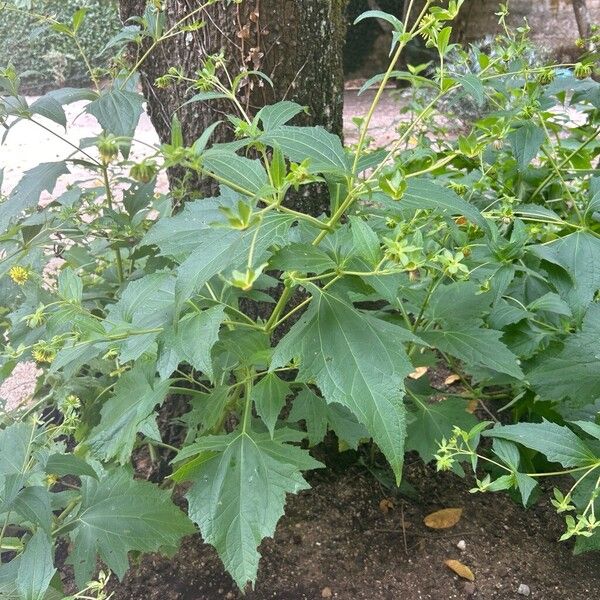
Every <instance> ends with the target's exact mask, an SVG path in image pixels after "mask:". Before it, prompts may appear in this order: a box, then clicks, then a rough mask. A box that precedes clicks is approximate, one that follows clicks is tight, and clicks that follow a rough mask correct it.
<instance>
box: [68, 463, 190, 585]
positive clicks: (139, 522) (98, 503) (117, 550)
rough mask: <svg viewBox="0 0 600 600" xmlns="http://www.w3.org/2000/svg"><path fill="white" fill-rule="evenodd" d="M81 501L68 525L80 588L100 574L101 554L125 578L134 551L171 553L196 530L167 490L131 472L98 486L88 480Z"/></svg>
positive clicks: (120, 473) (105, 479)
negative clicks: (163, 551)
mask: <svg viewBox="0 0 600 600" xmlns="http://www.w3.org/2000/svg"><path fill="white" fill-rule="evenodd" d="M81 496H82V499H81V506H80V509H79V511H78V512H77V514H76V516H75V517H74V519H73V520H72V521H69V523H70V525H71V526H72V527H73V528H74V529H73V531H72V533H71V538H72V540H73V545H72V551H71V556H70V557H69V563H70V564H72V565H73V566H74V568H75V580H76V582H77V585H78V586H79V587H81V588H82V587H84V585H85V584H86V582H87V581H89V580H90V579H91V576H92V574H93V572H94V571H95V569H96V555H98V556H99V557H100V558H101V559H102V561H104V563H105V564H106V565H107V566H108V567H109V568H110V569H111V570H113V571H114V572H115V573H116V574H117V576H118V577H120V578H121V577H123V575H124V574H125V572H126V571H127V569H128V567H129V560H128V556H127V554H128V552H129V551H131V550H137V551H139V552H156V551H161V550H165V551H170V550H173V549H175V548H176V547H177V546H178V544H179V541H180V540H181V538H182V537H183V536H185V535H188V534H190V533H193V531H194V527H193V526H192V524H191V523H190V521H189V520H188V518H187V517H186V516H185V514H184V513H182V512H181V511H180V510H179V509H178V508H177V507H176V506H175V505H174V504H173V503H172V501H171V498H170V492H169V491H168V490H161V489H160V488H158V487H157V486H156V485H153V484H151V483H148V482H146V481H139V480H135V479H133V475H132V473H131V472H130V471H129V469H125V468H121V469H116V470H114V471H112V472H109V473H108V474H106V475H104V476H103V477H102V478H101V479H100V480H99V481H97V480H96V479H92V478H87V477H86V478H84V480H83V485H82V488H81Z"/></svg>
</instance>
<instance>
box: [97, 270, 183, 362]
mask: <svg viewBox="0 0 600 600" xmlns="http://www.w3.org/2000/svg"><path fill="white" fill-rule="evenodd" d="M174 304H175V278H174V277H173V276H172V275H171V274H170V273H152V274H149V275H146V276H145V277H143V278H142V279H138V280H137V281H132V282H131V283H130V284H129V285H128V286H127V287H126V288H125V290H124V291H123V294H122V295H121V298H120V299H119V301H118V302H117V303H116V304H113V305H111V306H110V307H109V309H108V314H107V317H106V320H105V327H106V330H107V331H108V332H109V333H112V334H118V333H123V332H128V331H143V330H146V329H148V330H150V331H149V332H148V333H143V334H137V333H136V335H132V336H129V337H127V338H126V339H124V340H123V341H122V342H120V344H119V346H120V352H119V357H120V359H121V361H123V362H128V361H130V360H135V359H137V358H139V357H140V356H142V354H143V353H144V352H146V351H147V350H148V348H149V347H150V346H151V345H152V344H153V342H154V341H155V340H156V338H157V336H158V332H157V331H151V330H153V329H159V328H161V327H163V326H165V325H166V324H167V323H170V322H172V320H173V308H174Z"/></svg>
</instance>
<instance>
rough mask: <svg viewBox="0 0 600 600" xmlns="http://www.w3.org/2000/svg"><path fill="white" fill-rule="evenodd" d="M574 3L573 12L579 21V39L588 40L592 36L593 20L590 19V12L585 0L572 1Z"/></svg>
mask: <svg viewBox="0 0 600 600" xmlns="http://www.w3.org/2000/svg"><path fill="white" fill-rule="evenodd" d="M571 1H572V3H573V10H574V11H575V20H576V21H577V29H578V30H579V37H581V38H582V39H584V40H585V39H588V38H589V37H590V36H591V35H592V19H591V17H590V11H589V9H588V7H587V4H586V1H585V0H571Z"/></svg>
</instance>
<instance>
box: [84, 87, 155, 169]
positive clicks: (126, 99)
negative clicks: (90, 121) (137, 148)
mask: <svg viewBox="0 0 600 600" xmlns="http://www.w3.org/2000/svg"><path fill="white" fill-rule="evenodd" d="M143 105H144V97H143V96H142V95H141V94H138V93H136V92H131V91H127V90H121V89H118V88H117V87H114V88H112V89H111V90H109V91H107V92H105V93H103V94H102V95H101V96H100V98H98V99H97V100H94V101H93V102H90V104H88V106H87V107H86V112H88V113H89V114H91V115H93V116H94V117H96V119H98V123H100V125H101V126H102V129H104V130H105V131H106V132H107V133H110V134H112V135H115V136H117V137H124V138H132V137H133V134H134V133H135V130H136V127H137V125H138V122H139V120H140V117H141V116H142V113H143V112H144V108H143ZM121 148H122V150H123V155H124V156H125V158H127V157H128V156H129V144H124V145H122V146H121Z"/></svg>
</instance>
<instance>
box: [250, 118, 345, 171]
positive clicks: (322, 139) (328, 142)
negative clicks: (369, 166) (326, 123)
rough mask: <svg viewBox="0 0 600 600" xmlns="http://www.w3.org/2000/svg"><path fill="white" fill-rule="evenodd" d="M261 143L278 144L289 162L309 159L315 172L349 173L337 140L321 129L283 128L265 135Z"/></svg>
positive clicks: (340, 144) (342, 149) (341, 147)
mask: <svg viewBox="0 0 600 600" xmlns="http://www.w3.org/2000/svg"><path fill="white" fill-rule="evenodd" d="M261 141H263V142H264V143H265V144H277V146H279V147H280V148H281V150H282V152H283V153H284V154H285V156H286V157H287V158H289V159H290V160H291V161H294V162H302V161H304V160H305V159H309V160H310V166H311V169H312V170H313V171H315V172H319V173H340V174H342V173H343V174H345V173H347V172H348V171H349V170H350V169H351V164H350V160H349V158H348V155H347V154H346V151H345V150H344V147H343V146H342V142H341V141H340V138H339V137H337V136H336V135H333V134H332V133H329V132H328V131H326V130H325V129H323V128H322V127H292V126H288V125H283V126H281V127H278V128H276V129H274V130H272V131H270V132H269V133H268V134H265V135H264V136H263V137H262V138H261Z"/></svg>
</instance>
